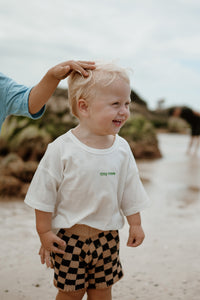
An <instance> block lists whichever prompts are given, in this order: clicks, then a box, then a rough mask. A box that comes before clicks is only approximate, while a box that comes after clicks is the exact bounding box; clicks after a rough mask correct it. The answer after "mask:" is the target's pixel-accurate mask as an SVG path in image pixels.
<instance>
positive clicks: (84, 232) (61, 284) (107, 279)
mask: <svg viewBox="0 0 200 300" xmlns="http://www.w3.org/2000/svg"><path fill="white" fill-rule="evenodd" d="M58 236H59V237H60V238H61V239H63V240H64V241H65V242H66V244H67V246H66V249H65V254H64V255H63V254H57V253H52V262H53V266H54V285H55V286H56V287H57V288H58V289H60V290H62V291H65V292H69V291H78V290H81V289H101V288H107V287H109V286H111V285H113V284H114V283H115V282H116V281H118V280H119V279H120V278H121V277H122V276H123V272H122V267H121V263H120V260H119V235H118V231H117V230H111V231H100V230H98V229H94V228H91V227H88V226H86V225H75V226H73V227H72V228H70V229H61V230H60V231H59V233H58Z"/></svg>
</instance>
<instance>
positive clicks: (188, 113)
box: [169, 107, 200, 155]
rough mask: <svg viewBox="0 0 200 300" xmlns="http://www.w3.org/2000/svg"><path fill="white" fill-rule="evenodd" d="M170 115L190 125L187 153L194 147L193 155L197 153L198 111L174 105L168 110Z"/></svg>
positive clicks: (199, 130)
mask: <svg viewBox="0 0 200 300" xmlns="http://www.w3.org/2000/svg"><path fill="white" fill-rule="evenodd" d="M169 113H170V115H171V116H174V117H179V118H182V119H184V120H185V121H186V122H187V123H188V124H189V125H190V126H191V139H190V142H189V145H188V149H187V153H188V154H190V153H191V151H192V147H194V152H193V154H194V155H197V152H198V148H199V145H200V113H198V112H196V111H194V110H192V109H190V108H188V107H174V108H172V109H170V111H169Z"/></svg>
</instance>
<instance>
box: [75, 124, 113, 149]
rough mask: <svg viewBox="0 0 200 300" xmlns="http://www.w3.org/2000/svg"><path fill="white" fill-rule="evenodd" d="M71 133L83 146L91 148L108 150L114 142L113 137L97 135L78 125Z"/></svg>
mask: <svg viewBox="0 0 200 300" xmlns="http://www.w3.org/2000/svg"><path fill="white" fill-rule="evenodd" d="M72 132H73V134H74V135H75V136H76V137H77V138H78V139H79V140H80V141H81V142H82V143H83V144H85V145H87V146H88V147H91V148H96V149H106V148H110V147H111V146H112V145H113V143H114V141H115V136H114V135H97V134H95V133H93V132H91V131H90V130H88V128H85V127H83V126H80V125H78V126H77V127H76V128H74V129H73V130H72Z"/></svg>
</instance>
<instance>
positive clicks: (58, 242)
mask: <svg viewBox="0 0 200 300" xmlns="http://www.w3.org/2000/svg"><path fill="white" fill-rule="evenodd" d="M53 242H54V243H56V244H57V245H56V246H60V247H61V248H64V247H66V243H65V241H63V240H62V239H61V238H59V237H58V236H55V239H54V241H53Z"/></svg>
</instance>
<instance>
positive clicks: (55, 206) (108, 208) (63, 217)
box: [25, 130, 149, 230]
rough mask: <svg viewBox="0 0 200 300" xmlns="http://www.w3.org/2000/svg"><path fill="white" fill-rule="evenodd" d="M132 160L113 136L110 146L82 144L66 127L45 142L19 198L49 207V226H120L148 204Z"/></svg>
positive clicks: (120, 140) (127, 149)
mask: <svg viewBox="0 0 200 300" xmlns="http://www.w3.org/2000/svg"><path fill="white" fill-rule="evenodd" d="M148 202H149V200H148V197H147V194H146V192H145V190H144V188H143V185H142V183H141V181H140V178H139V174H138V169H137V166H136V163H135V159H134V157H133V155H132V152H131V149H130V147H129V145H128V143H127V142H126V141H125V140H124V139H123V138H122V137H120V136H119V135H116V138H115V141H114V143H113V145H112V146H111V147H110V148H107V149H95V148H91V147H88V146H86V145H85V144H83V143H82V142H81V141H80V140H79V139H77V138H76V137H75V135H74V134H73V133H72V131H71V130H70V131H68V132H67V133H65V134H64V135H62V136H60V137H59V138H57V139H56V140H55V141H54V142H53V143H51V144H49V146H48V148H47V151H46V153H45V155H44V157H43V158H42V160H41V162H40V164H39V166H38V169H37V171H36V173H35V175H34V177H33V180H32V182H31V185H30V187H29V190H28V193H27V195H26V198H25V203H26V204H28V205H29V206H31V207H33V208H35V209H37V210H41V211H45V212H52V213H53V214H52V229H54V230H57V229H60V228H70V227H71V226H73V225H75V224H85V225H88V226H91V227H94V228H97V229H100V230H115V229H120V228H122V226H123V225H124V215H125V216H128V215H132V214H135V213H137V212H139V211H141V210H142V209H143V208H145V207H146V206H147V205H148Z"/></svg>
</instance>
